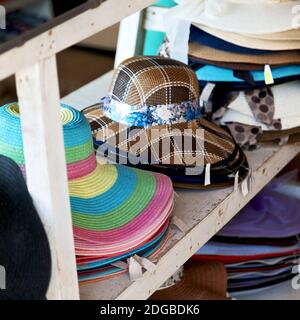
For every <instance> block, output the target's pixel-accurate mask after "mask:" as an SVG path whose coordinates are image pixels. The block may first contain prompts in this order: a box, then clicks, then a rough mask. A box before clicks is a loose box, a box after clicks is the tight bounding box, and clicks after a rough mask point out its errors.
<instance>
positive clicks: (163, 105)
mask: <svg viewBox="0 0 300 320" xmlns="http://www.w3.org/2000/svg"><path fill="white" fill-rule="evenodd" d="M83 113H84V115H85V116H86V117H87V118H88V120H89V122H90V125H91V128H92V132H93V136H94V142H95V148H96V149H97V154H98V155H101V156H103V155H104V156H106V159H109V160H110V161H115V162H118V163H122V164H128V165H136V166H142V167H143V169H147V170H152V171H159V172H164V173H165V174H168V175H169V176H170V177H171V178H172V179H173V181H174V180H179V181H180V183H181V184H182V185H183V186H186V182H190V181H191V177H189V178H188V181H187V180H186V179H187V178H186V176H187V175H189V176H194V178H195V176H196V181H194V182H196V184H197V185H199V186H200V185H201V186H202V185H203V183H202V181H200V180H201V179H202V178H203V180H204V177H203V170H204V167H205V166H207V165H210V166H211V169H212V170H215V171H214V172H215V175H214V176H212V177H211V179H212V181H214V179H217V180H216V181H215V182H216V183H219V182H220V183H221V184H222V183H223V181H224V180H225V181H226V183H227V184H228V182H229V184H232V181H233V180H232V174H235V173H236V172H237V171H238V170H239V169H240V166H243V167H244V168H247V160H246V158H245V155H244V154H243V152H242V150H240V148H239V147H238V146H237V145H236V144H235V143H234V141H233V139H232V138H231V136H230V134H229V133H228V132H226V131H225V130H223V129H222V128H220V127H219V126H217V125H215V124H213V123H211V122H209V121H206V120H205V119H203V118H201V107H200V104H199V83H198V80H197V78H196V76H195V74H194V72H193V71H192V70H191V69H190V68H189V67H188V66H186V65H185V64H182V63H181V62H178V61H175V60H172V59H169V58H163V57H133V58H130V59H128V60H126V61H124V62H123V63H121V64H120V66H119V67H118V68H117V70H116V71H115V74H114V76H113V80H112V84H111V88H110V91H109V94H108V96H107V97H106V98H104V99H103V102H102V103H100V104H97V105H95V106H91V107H88V108H86V109H85V110H84V111H83ZM191 168H193V169H195V168H197V170H196V171H189V173H188V174H187V169H191ZM201 169H202V170H201ZM246 171H247V170H244V173H245V172H246ZM217 174H219V176H218V175H217ZM196 184H194V185H193V188H194V187H195V185H196ZM222 185H223V184H222Z"/></svg>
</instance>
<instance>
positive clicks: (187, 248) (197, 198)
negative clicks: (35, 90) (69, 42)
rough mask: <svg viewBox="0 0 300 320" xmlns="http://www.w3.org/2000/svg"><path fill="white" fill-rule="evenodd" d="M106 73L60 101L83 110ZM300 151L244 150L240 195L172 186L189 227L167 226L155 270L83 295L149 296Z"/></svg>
mask: <svg viewBox="0 0 300 320" xmlns="http://www.w3.org/2000/svg"><path fill="white" fill-rule="evenodd" d="M111 76H112V72H109V73H107V74H105V75H104V76H102V77H101V78H99V79H96V80H95V81H92V82H91V83H89V84H87V85H86V86H84V87H82V88H81V89H79V90H77V91H75V92H74V93H72V94H70V95H68V96H67V97H65V98H63V102H65V103H68V104H70V105H71V106H73V107H75V108H78V109H79V110H82V109H83V108H84V107H86V106H89V105H92V104H95V103H97V102H99V100H100V99H101V97H103V96H105V94H106V93H107V89H108V86H109V83H110V80H111ZM299 152H300V146H290V145H287V146H283V147H278V146H276V145H265V146H263V147H262V148H261V149H259V150H256V151H252V152H247V157H248V160H249V164H250V166H251V168H252V183H251V190H250V193H249V194H248V195H247V196H246V197H243V196H242V193H241V191H240V190H238V191H236V192H233V188H232V187H231V188H226V189H222V190H215V191H187V190H186V191H185V190H176V193H177V194H178V197H177V199H176V202H175V210H174V215H176V216H177V217H179V218H180V219H181V220H182V221H183V222H184V223H185V224H186V225H187V226H188V229H189V231H188V232H187V233H185V234H184V233H182V232H181V231H179V230H177V229H176V228H175V227H171V228H172V229H171V236H170V239H169V240H168V243H167V246H166V248H165V250H164V252H163V253H162V255H161V256H160V258H159V260H158V262H157V267H156V271H155V274H151V273H149V272H146V273H145V274H144V276H143V278H142V279H140V280H138V281H136V282H133V283H131V282H130V280H129V278H128V275H123V276H121V277H118V278H116V279H112V280H108V281H102V282H98V283H95V284H92V285H85V286H81V288H80V294H81V299H147V298H148V297H149V296H150V295H151V294H152V293H153V292H155V291H156V290H157V289H158V288H159V287H160V285H162V284H163V282H164V281H165V280H167V279H168V278H169V277H170V276H171V275H172V274H173V273H175V271H176V270H177V269H178V268H179V267H180V266H181V265H183V264H184V263H185V262H186V261H187V260H188V259H189V258H190V257H191V256H192V255H193V254H194V253H195V252H196V251H197V250H198V249H199V248H200V247H201V246H203V245H204V244H205V243H206V242H207V241H208V240H209V239H210V238H211V237H212V236H213V235H215V234H216V233H217V232H218V231H219V230H220V229H221V228H222V227H223V226H224V225H225V224H226V223H228V222H229V221H230V220H231V219H232V218H233V217H234V216H235V215H236V214H237V213H238V212H239V211H240V210H241V208H242V207H244V206H245V205H246V204H247V203H248V202H249V201H250V200H251V199H252V198H253V197H254V196H255V195H256V194H257V193H258V192H259V191H260V190H261V189H262V188H263V187H264V186H265V185H266V184H267V183H268V182H269V181H270V180H271V179H272V178H273V177H274V176H275V175H276V174H277V173H278V172H279V171H280V170H281V169H282V168H284V166H285V165H286V164H288V162H289V161H290V160H292V159H293V158H294V157H295V156H296V155H297V154H298V153H299Z"/></svg>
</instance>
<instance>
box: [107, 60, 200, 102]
mask: <svg viewBox="0 0 300 320" xmlns="http://www.w3.org/2000/svg"><path fill="white" fill-rule="evenodd" d="M109 95H110V97H111V98H112V99H115V100H117V101H119V102H122V103H125V104H129V105H167V104H173V103H181V102H183V101H189V100H196V99H198V98H199V85H198V80H197V78H196V75H195V73H194V72H193V71H192V70H191V69H190V68H189V67H187V66H186V65H184V64H183V63H181V62H179V61H175V60H172V59H166V58H163V57H134V58H130V59H128V60H125V61H124V62H123V63H121V64H120V65H119V67H118V68H117V69H116V71H115V74H114V77H113V81H112V85H111V88H110V93H109Z"/></svg>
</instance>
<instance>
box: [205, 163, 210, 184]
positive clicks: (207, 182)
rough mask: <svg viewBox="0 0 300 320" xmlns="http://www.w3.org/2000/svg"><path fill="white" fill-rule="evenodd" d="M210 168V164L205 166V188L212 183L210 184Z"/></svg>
mask: <svg viewBox="0 0 300 320" xmlns="http://www.w3.org/2000/svg"><path fill="white" fill-rule="evenodd" d="M210 167H211V164H210V163H208V164H207V165H206V166H205V181H204V185H205V186H208V185H210V184H211V182H210Z"/></svg>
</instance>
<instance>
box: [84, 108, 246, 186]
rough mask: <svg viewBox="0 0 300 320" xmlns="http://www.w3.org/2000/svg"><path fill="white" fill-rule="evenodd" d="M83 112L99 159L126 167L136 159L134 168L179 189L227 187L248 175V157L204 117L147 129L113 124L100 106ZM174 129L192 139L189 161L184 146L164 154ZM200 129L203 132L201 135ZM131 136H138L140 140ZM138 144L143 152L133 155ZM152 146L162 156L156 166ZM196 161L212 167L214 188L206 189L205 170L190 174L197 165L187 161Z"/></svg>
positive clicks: (172, 146) (156, 159)
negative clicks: (159, 175) (168, 180)
mask: <svg viewBox="0 0 300 320" xmlns="http://www.w3.org/2000/svg"><path fill="white" fill-rule="evenodd" d="M83 113H84V115H85V116H86V118H87V119H88V120H89V123H90V126H91V129H92V133H93V137H94V148H95V149H96V152H97V155H98V156H101V157H104V158H106V159H107V160H109V161H111V162H117V163H123V164H126V165H131V162H130V159H134V166H136V167H139V168H141V169H143V170H150V171H153V172H159V173H163V174H166V175H168V176H169V177H170V178H171V179H172V181H173V183H174V185H175V186H177V187H183V188H189V187H191V188H193V189H194V188H199V189H202V188H218V187H224V186H229V185H232V184H233V183H234V175H235V174H236V173H237V172H238V171H239V177H240V180H242V179H243V178H245V177H246V176H247V174H248V170H249V166H248V162H247V158H246V156H245V154H244V152H243V151H242V150H241V148H240V147H239V146H237V145H236V144H235V143H234V141H233V139H232V137H231V135H230V134H229V133H227V132H226V131H225V130H223V129H222V128H220V127H219V126H217V125H215V124H213V123H212V122H209V121H207V120H205V119H204V118H200V119H197V120H193V121H189V122H181V123H177V124H174V125H168V126H167V125H164V126H152V127H150V128H145V127H138V126H124V125H122V124H119V123H116V122H114V121H112V120H111V119H109V118H108V117H106V116H105V115H104V112H103V108H102V105H101V104H98V105H94V106H91V107H88V108H86V109H84V110H83ZM151 129H156V130H159V132H161V134H160V136H159V139H158V140H157V139H152V136H151ZM174 130H175V131H176V132H180V133H181V134H182V136H183V137H184V138H183V143H184V141H186V140H185V139H186V138H191V141H192V145H193V146H194V149H193V150H192V152H190V153H187V156H188V157H187V159H186V158H184V157H183V156H182V155H183V151H182V149H184V146H183V148H182V147H181V146H179V145H178V146H177V145H176V143H173V144H172V143H171V145H170V152H169V153H168V154H163V153H162V151H161V150H162V145H163V144H164V143H168V141H170V139H172V132H174ZM197 130H200V134H199V133H198V131H197ZM131 133H134V134H137V135H138V136H139V138H136V136H134V135H132V134H131ZM123 137H125V138H124V139H123ZM175 139H176V138H175ZM139 141H143V143H144V148H143V150H142V152H140V150H136V153H135V154H132V153H130V150H132V149H131V147H132V146H134V144H135V143H136V142H139ZM173 141H174V140H173ZM196 146H197V147H196ZM153 147H154V148H156V149H157V150H160V152H161V153H160V154H157V155H156V156H157V157H156V158H155V163H154V164H151V163H150V162H151V159H153V157H155V155H154V154H153ZM196 158H198V159H201V161H203V163H202V166H203V167H205V166H206V165H207V164H210V165H211V185H209V186H206V187H205V186H204V181H205V173H204V172H203V171H202V172H199V173H198V172H197V171H195V174H190V173H189V174H187V169H192V168H193V167H194V166H193V165H188V164H187V163H186V162H187V161H185V160H188V161H191V160H192V161H193V159H196ZM176 161H177V164H176Z"/></svg>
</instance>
